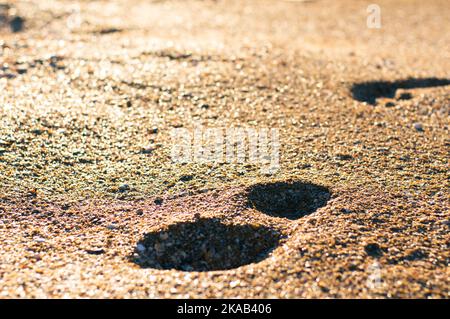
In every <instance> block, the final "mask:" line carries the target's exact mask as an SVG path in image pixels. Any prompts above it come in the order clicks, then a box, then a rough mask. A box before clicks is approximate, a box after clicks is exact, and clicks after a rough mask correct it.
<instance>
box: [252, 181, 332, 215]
mask: <svg viewBox="0 0 450 319" xmlns="http://www.w3.org/2000/svg"><path fill="white" fill-rule="evenodd" d="M329 198H330V192H329V190H328V189H327V188H326V187H324V186H319V185H314V184H310V183H301V182H290V183H284V182H276V183H270V184H258V185H254V186H252V187H251V188H250V191H249V193H248V202H249V203H248V204H249V206H250V207H252V208H255V209H257V210H259V211H261V212H263V213H265V214H268V215H271V216H275V217H284V218H288V219H292V220H293V219H298V218H300V217H303V216H305V215H308V214H311V213H313V212H314V211H316V210H317V209H318V208H320V207H322V206H324V205H325V204H326V203H327V202H328V200H329Z"/></svg>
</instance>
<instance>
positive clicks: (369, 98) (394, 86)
mask: <svg viewBox="0 0 450 319" xmlns="http://www.w3.org/2000/svg"><path fill="white" fill-rule="evenodd" d="M445 85H450V79H439V78H421V79H418V78H408V79H406V80H399V81H393V82H389V81H372V82H362V83H356V84H354V85H353V86H352V88H351V93H352V96H353V98H354V99H355V100H357V101H360V102H367V103H369V104H371V105H375V104H376V102H377V101H376V100H377V99H378V98H380V97H386V98H394V97H395V93H396V91H397V90H398V89H416V88H429V87H437V86H445Z"/></svg>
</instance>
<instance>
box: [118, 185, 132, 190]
mask: <svg viewBox="0 0 450 319" xmlns="http://www.w3.org/2000/svg"><path fill="white" fill-rule="evenodd" d="M129 190H130V185H128V184H122V185H120V186H119V192H126V191H129Z"/></svg>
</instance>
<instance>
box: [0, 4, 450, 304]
mask: <svg viewBox="0 0 450 319" xmlns="http://www.w3.org/2000/svg"><path fill="white" fill-rule="evenodd" d="M377 4H378V5H379V6H380V8H381V17H382V20H381V21H382V25H381V28H380V29H371V28H368V27H367V24H366V20H367V15H368V13H367V11H366V8H367V6H368V5H369V3H368V2H366V1H357V0H345V1H331V0H330V1H326V0H322V1H320V0H317V1H300V2H299V1H276V0H273V1H269V0H249V1H238V0H230V1H224V0H218V1H191V0H183V1H181V0H180V1H175V0H173V1H144V0H132V1H118V0H115V1H80V2H76V1H53V0H52V1H47V0H43V1H34V0H33V1H7V2H6V3H5V2H3V4H1V5H0V243H1V244H0V247H1V250H2V253H1V254H0V297H2V298H9V297H21V298H33V297H49V298H61V297H75V298H78V297H88V298H89V297H101V298H156V297H158V298H164V297H169V298H180V297H192V298H198V297H208V298H210V297H214V298H217V297H241V298H254V297H260V298H267V297H275V298H305V297H306V298H315V297H321V298H323V297H337V298H351V297H362V298H380V297H381V298H382V297H400V298H410V297H419V298H449V297H450V295H449V287H450V268H449V262H450V249H449V248H450V247H449V246H450V236H449V231H450V229H449V228H450V213H449V208H450V196H449V186H450V185H449V178H450V176H449V154H450V152H449V151H450V138H449V115H450V86H449V84H450V73H449V70H450V23H449V20H448V17H449V16H450V3H449V1H447V0H441V1H439V0H431V1H418V0H417V1H416V0H411V1H406V0H405V1H403V0H402V1H387V0H379V1H377ZM196 127H204V128H207V127H209V128H217V127H222V128H227V127H246V128H254V129H259V128H276V129H278V131H279V136H280V145H281V149H280V168H279V170H277V171H276V172H274V173H273V174H267V173H264V172H262V171H261V170H260V167H259V165H257V164H255V163H201V162H195V161H194V162H190V163H187V164H181V163H174V162H173V161H172V160H171V149H172V147H173V143H174V141H173V140H172V139H171V135H170V134H171V131H172V129H173V128H185V129H188V130H193V129H194V128H196Z"/></svg>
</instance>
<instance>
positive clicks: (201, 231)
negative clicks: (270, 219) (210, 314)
mask: <svg viewBox="0 0 450 319" xmlns="http://www.w3.org/2000/svg"><path fill="white" fill-rule="evenodd" d="M280 238H281V234H280V233H279V232H278V231H276V230H274V229H271V228H268V227H264V226H259V225H228V224H224V223H222V222H221V221H220V220H219V219H215V218H198V219H197V220H195V221H192V222H182V223H177V224H173V225H170V226H169V227H167V228H166V229H164V230H161V231H156V232H151V233H148V234H146V235H145V236H144V238H143V239H142V240H141V241H139V243H138V244H137V248H136V252H135V254H134V256H133V261H134V262H135V263H136V264H138V265H139V266H141V267H142V268H155V269H176V270H183V271H211V270H226V269H233V268H237V267H240V266H243V265H247V264H251V263H254V262H258V261H261V260H262V259H264V258H265V257H267V255H268V254H269V253H270V252H271V251H272V250H273V249H274V248H275V247H276V246H277V244H278V242H279V240H280Z"/></svg>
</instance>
